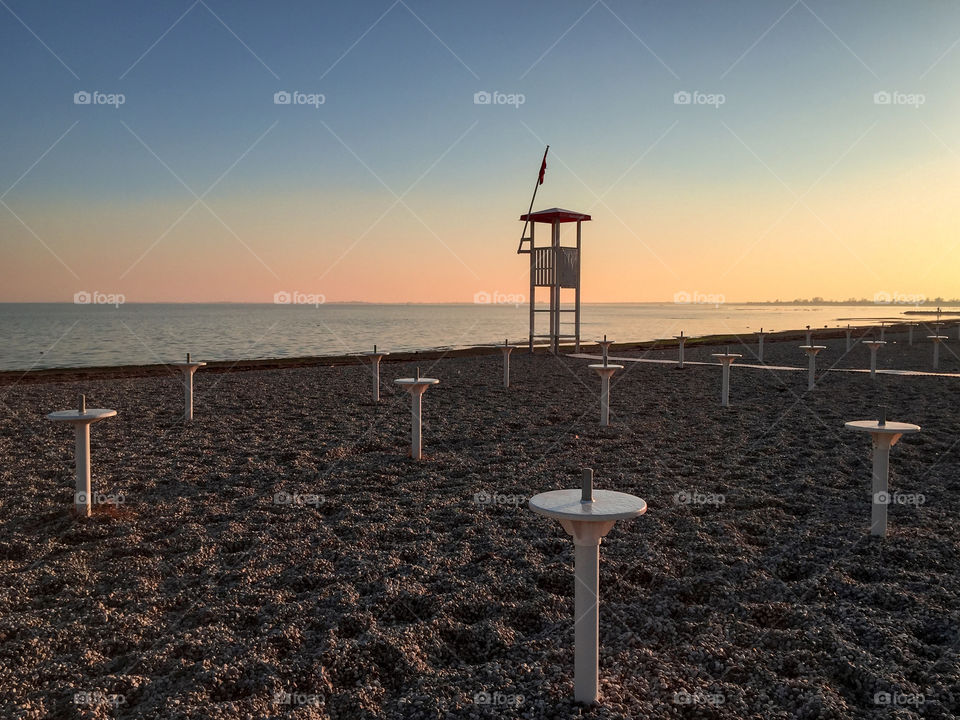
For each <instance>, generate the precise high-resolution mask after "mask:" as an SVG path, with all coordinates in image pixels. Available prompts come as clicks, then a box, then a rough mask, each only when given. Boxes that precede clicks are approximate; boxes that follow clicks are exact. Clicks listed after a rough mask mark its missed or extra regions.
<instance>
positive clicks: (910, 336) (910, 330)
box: [907, 323, 917, 345]
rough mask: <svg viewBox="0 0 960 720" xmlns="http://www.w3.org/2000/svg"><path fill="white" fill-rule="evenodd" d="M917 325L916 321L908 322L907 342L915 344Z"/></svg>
mask: <svg viewBox="0 0 960 720" xmlns="http://www.w3.org/2000/svg"><path fill="white" fill-rule="evenodd" d="M916 326H917V324H916V323H908V324H907V344H908V345H913V329H914V328H915V327H916Z"/></svg>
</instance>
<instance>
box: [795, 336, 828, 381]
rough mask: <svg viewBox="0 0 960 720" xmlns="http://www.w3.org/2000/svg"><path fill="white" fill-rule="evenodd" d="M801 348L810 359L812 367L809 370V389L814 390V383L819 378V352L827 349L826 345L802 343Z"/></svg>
mask: <svg viewBox="0 0 960 720" xmlns="http://www.w3.org/2000/svg"><path fill="white" fill-rule="evenodd" d="M800 349H801V350H803V351H804V352H805V353H806V354H807V357H808V358H809V359H810V367H809V370H808V371H807V390H813V388H814V385H815V383H816V379H817V353H818V352H820V351H821V350H826V349H827V346H826V345H801V346H800Z"/></svg>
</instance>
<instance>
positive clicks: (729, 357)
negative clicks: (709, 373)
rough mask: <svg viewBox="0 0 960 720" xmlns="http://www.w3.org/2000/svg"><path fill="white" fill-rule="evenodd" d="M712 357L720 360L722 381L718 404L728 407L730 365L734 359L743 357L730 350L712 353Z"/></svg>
mask: <svg viewBox="0 0 960 720" xmlns="http://www.w3.org/2000/svg"><path fill="white" fill-rule="evenodd" d="M712 355H713V357H715V358H717V359H718V360H719V361H720V364H721V365H722V366H723V367H722V373H721V374H722V382H721V390H720V406H721V407H730V366H731V365H732V364H733V363H734V361H735V360H736V359H737V358H739V357H743V356H742V355H737V354H735V353H730V352H722V353H712Z"/></svg>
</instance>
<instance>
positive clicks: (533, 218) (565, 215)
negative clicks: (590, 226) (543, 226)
mask: <svg viewBox="0 0 960 720" xmlns="http://www.w3.org/2000/svg"><path fill="white" fill-rule="evenodd" d="M520 219H521V220H529V221H530V222H542V223H551V224H552V223H555V222H562V223H565V222H578V221H581V220H590V219H591V218H590V216H589V215H587V214H586V213H579V212H574V211H573V210H564V209H563V208H550V209H549V210H538V211H537V212H534V213H529V214H526V215H521V216H520Z"/></svg>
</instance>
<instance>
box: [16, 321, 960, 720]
mask: <svg viewBox="0 0 960 720" xmlns="http://www.w3.org/2000/svg"><path fill="white" fill-rule="evenodd" d="M887 339H888V340H889V341H890V342H889V343H888V345H887V346H885V347H884V348H883V349H882V350H881V351H880V354H879V356H878V367H880V368H882V369H885V368H891V369H907V370H929V369H930V358H931V346H930V344H929V341H926V340H925V339H923V340H921V336H920V334H919V333H918V335H917V339H916V342H915V345H913V346H908V345H907V343H906V333H905V332H897V333H892V332H889V331H888V333H887ZM818 342H819V343H820V344H824V345H826V346H827V349H826V350H824V351H823V352H822V353H821V354H820V356H819V357H818V367H821V368H828V367H836V368H843V367H849V368H863V367H867V366H868V363H869V354H868V352H867V350H866V348H864V347H863V346H860V345H858V346H856V347H855V348H854V349H853V350H851V351H850V352H849V353H847V352H846V351H845V350H844V340H843V338H842V337H840V338H838V337H831V338H828V339H825V340H823V341H822V342H821V341H820V340H818ZM800 344H802V340H801V341H796V340H795V339H794V340H790V341H782V342H775V341H770V342H768V343H767V344H766V348H765V361H766V362H767V363H769V364H776V365H791V366H796V367H798V368H803V369H804V370H805V368H806V357H805V356H804V355H803V354H802V352H801V351H800V350H798V349H797V346H798V345H800ZM950 346H952V348H951V349H952V351H951V350H948V349H947V348H948V347H950ZM724 347H725V346H723V345H721V346H695V347H690V346H688V348H687V351H686V359H687V360H702V361H710V360H711V358H710V357H709V355H710V353H713V352H722V351H723V349H724ZM957 347H958V343H957V341H956V340H955V339H954V340H951V341H949V342H948V343H947V346H944V347H943V348H942V351H943V352H942V353H941V366H940V370H941V371H942V372H944V373H954V372H960V360H958V358H957V356H956V354H955V353H956V351H957ZM729 349H730V351H731V352H738V353H741V354H743V355H744V357H743V359H742V361H741V362H743V363H755V362H756V358H755V357H754V356H753V355H751V353H753V352H755V351H756V346H755V345H750V346H748V347H744V346H738V345H736V344H734V343H730V344H729ZM587 351H588V352H593V350H591V349H589V348H587ZM611 355H612V356H614V357H623V358H626V360H625V361H624V363H623V364H624V365H625V368H624V370H622V371H620V372H619V373H618V374H617V375H616V376H615V377H614V379H613V382H612V389H611V425H610V426H609V427H600V426H599V424H598V417H599V399H598V391H599V380H598V379H597V377H596V376H595V375H594V374H593V373H592V372H591V371H590V370H588V368H587V365H588V364H589V363H590V362H591V361H590V360H586V359H581V358H573V357H569V356H558V357H552V356H550V355H548V354H546V353H543V352H538V353H536V354H534V355H530V354H528V353H526V352H525V351H523V350H518V351H516V352H514V354H513V357H512V361H511V366H512V373H511V380H512V386H511V387H510V388H509V389H505V388H503V387H502V384H501V383H502V360H501V358H500V355H499V353H496V354H481V355H475V356H471V355H469V354H467V355H463V356H458V357H439V358H433V359H427V358H424V359H421V360H415V359H404V360H402V361H392V360H391V358H387V359H385V361H384V362H383V364H382V366H381V379H382V389H381V395H382V397H381V402H380V403H379V404H376V405H375V404H374V403H372V401H371V399H370V370H369V367H368V366H367V365H365V364H363V363H362V362H361V361H359V360H358V361H357V362H356V363H355V364H338V365H315V366H302V367H291V368H281V369H251V370H245V371H243V372H225V371H221V370H217V371H207V370H201V371H200V372H198V373H197V375H196V376H195V380H194V387H195V396H194V413H195V420H194V421H193V422H192V423H184V422H183V420H182V402H183V399H182V390H181V386H180V380H179V373H174V372H170V373H161V374H155V375H149V376H142V377H138V376H130V377H110V378H98V377H97V376H96V375H95V374H94V375H90V376H84V377H80V378H76V377H64V378H57V376H56V375H51V376H46V377H44V378H42V381H38V382H15V383H10V384H7V385H6V386H0V399H2V403H3V405H4V408H5V410H6V412H4V413H3V414H2V415H0V457H2V458H3V462H2V464H0V578H2V582H0V687H2V688H3V693H2V694H0V717H4V718H17V719H23V720H27V719H31V720H32V719H38V720H39V719H41V718H91V719H101V718H102V719H106V718H158V719H159V718H178V719H179V718H223V719H224V720H226V719H227V718H231V719H234V718H273V717H278V718H343V719H346V718H378V719H379V718H384V719H386V718H389V719H391V720H392V719H400V718H411V719H421V718H423V719H426V718H438V719H439V718H492V717H495V718H570V717H587V718H611V719H613V718H618V719H619V718H624V719H626V718H758V719H759V718H778V719H779V718H784V719H786V718H811V719H813V718H838V719H839V718H914V717H922V718H951V717H955V716H958V715H960V631H958V619H960V560H958V558H960V526H958V520H957V509H958V506H960V473H958V472H957V467H958V461H960V441H958V429H960V414H958V411H957V407H958V405H957V403H958V398H960V394H958V393H957V387H958V385H957V383H958V382H960V378H950V377H929V376H919V375H917V376H898V375H881V376H880V377H878V378H876V379H871V378H870V377H869V375H868V374H865V373H845V372H828V373H826V374H824V375H822V376H820V377H819V378H818V384H817V388H816V389H814V390H813V391H810V392H808V391H807V376H806V372H805V371H803V372H801V371H796V372H774V371H770V370H764V369H752V368H738V367H737V365H736V364H735V365H734V366H733V370H732V375H731V389H730V398H731V407H730V408H722V407H720V370H719V367H718V366H698V365H688V366H687V367H686V368H684V369H683V370H679V369H677V368H676V367H674V366H672V365H665V364H662V365H661V364H648V363H634V362H629V359H632V358H647V359H669V358H674V357H675V356H676V350H675V348H668V349H652V350H651V349H630V348H628V347H615V348H614V349H612V350H611ZM593 362H595V360H594V361H593ZM417 367H419V369H420V372H421V374H422V375H424V376H429V377H436V378H439V379H440V384H439V385H437V386H435V387H433V388H431V389H429V390H428V391H427V393H426V394H425V395H424V396H423V438H424V447H423V450H424V459H423V461H421V462H415V461H413V460H412V459H411V458H410V457H409V450H410V448H409V433H410V404H409V397H408V396H407V394H406V393H404V392H402V391H399V390H397V389H396V388H395V386H394V384H393V380H394V379H395V378H398V377H409V376H411V375H413V374H414V372H415V369H416V368H417ZM80 393H85V394H86V396H87V405H88V407H106V408H113V409H116V410H117V411H118V414H117V416H116V417H115V418H111V419H108V420H104V421H102V422H99V423H97V424H95V425H94V426H93V428H92V443H91V444H92V458H93V488H94V492H95V493H97V494H98V498H99V499H100V500H102V502H100V503H99V504H97V505H96V506H95V508H94V512H93V515H92V516H91V517H90V518H78V517H75V516H74V515H73V514H72V513H71V508H72V501H73V438H72V434H71V433H70V431H69V429H68V428H64V427H63V426H60V425H57V424H54V423H51V422H49V421H47V420H46V419H45V416H46V414H47V413H49V412H51V411H54V410H59V409H64V408H70V407H74V406H75V405H76V401H77V398H78V396H79V394H80ZM880 405H884V406H885V407H886V408H887V409H886V412H887V417H888V418H890V419H892V420H900V421H904V422H910V423H916V424H918V425H920V426H921V428H922V430H921V432H919V433H917V434H915V435H911V436H909V437H904V439H903V440H901V442H900V443H898V444H897V445H896V446H895V447H894V448H893V449H892V452H891V460H890V467H891V480H890V483H891V486H890V490H891V492H892V493H895V494H896V495H895V497H896V498H897V499H896V501H895V502H894V503H892V504H891V505H890V507H889V516H890V529H889V533H888V536H887V537H886V538H877V537H871V536H870V535H869V534H868V533H869V520H870V472H871V464H870V463H871V454H870V453H871V450H870V441H869V436H867V435H865V434H863V433H856V432H851V431H848V430H845V429H844V422H846V421H848V420H857V419H875V418H876V417H878V408H879V406H880ZM584 467H590V468H593V469H594V477H595V484H596V487H597V488H606V489H614V490H619V491H622V492H627V493H631V494H634V495H638V496H640V497H642V498H644V499H645V500H646V502H647V504H648V508H649V509H648V512H647V513H646V514H645V515H643V516H641V517H639V518H637V519H635V520H632V521H628V522H620V523H618V524H617V525H616V527H614V529H613V530H612V531H611V532H610V534H609V535H608V536H607V537H606V539H605V540H604V542H603V543H602V545H601V551H600V553H601V560H600V590H601V611H600V691H601V697H602V702H601V704H600V705H598V706H595V707H589V708H587V707H582V706H580V705H577V704H575V703H574V702H573V701H572V686H573V677H572V675H573V620H574V618H573V594H574V582H573V550H574V548H573V543H572V542H571V541H570V538H569V537H568V536H567V535H566V533H565V532H564V531H563V530H562V528H561V527H560V525H559V523H556V522H554V521H551V520H548V519H546V518H543V517H541V516H539V515H536V514H534V513H532V512H531V511H530V510H529V509H528V507H527V502H528V500H529V498H530V497H532V496H533V495H535V494H537V493H539V492H543V491H546V490H553V489H559V488H569V487H577V486H578V485H579V478H580V472H581V468H584Z"/></svg>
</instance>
